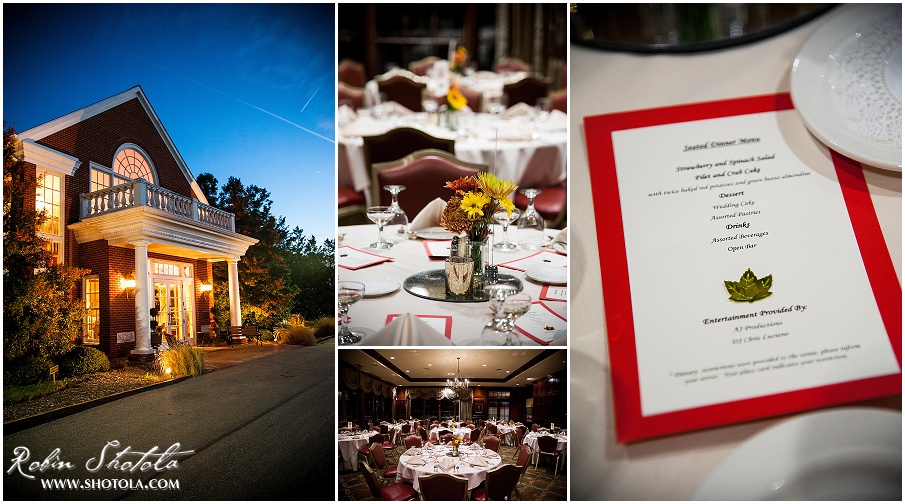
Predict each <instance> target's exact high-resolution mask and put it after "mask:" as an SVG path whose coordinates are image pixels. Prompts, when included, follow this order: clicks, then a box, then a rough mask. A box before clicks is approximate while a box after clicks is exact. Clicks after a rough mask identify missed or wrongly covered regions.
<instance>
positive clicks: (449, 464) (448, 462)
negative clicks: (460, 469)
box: [440, 457, 456, 471]
mask: <svg viewBox="0 0 905 504" xmlns="http://www.w3.org/2000/svg"><path fill="white" fill-rule="evenodd" d="M453 467H456V459H454V458H453V457H443V458H441V459H440V469H442V470H444V471H449V470H450V469H452V468H453Z"/></svg>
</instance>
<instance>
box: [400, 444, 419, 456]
mask: <svg viewBox="0 0 905 504" xmlns="http://www.w3.org/2000/svg"><path fill="white" fill-rule="evenodd" d="M416 453H418V449H417V448H415V447H414V446H413V447H411V448H409V449H408V450H406V451H405V453H403V455H414V454H416Z"/></svg>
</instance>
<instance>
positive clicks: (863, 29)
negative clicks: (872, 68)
mask: <svg viewBox="0 0 905 504" xmlns="http://www.w3.org/2000/svg"><path fill="white" fill-rule="evenodd" d="M901 9H902V6H901V4H882V5H867V4H864V5H847V6H843V7H839V8H837V10H834V11H833V12H832V13H831V14H830V15H829V18H828V19H827V20H826V22H825V23H824V24H823V25H821V26H820V27H819V28H817V30H815V31H814V33H812V34H811V35H810V36H809V37H808V39H807V40H806V41H805V43H804V45H803V46H802V47H801V49H800V50H799V52H798V54H797V55H796V56H795V61H794V63H793V64H792V76H791V94H792V101H793V103H794V104H795V108H796V109H797V110H798V112H799V113H800V114H801V117H802V119H803V120H804V123H805V125H806V126H807V128H808V129H809V130H810V131H811V133H813V134H814V136H816V137H817V138H818V139H819V140H820V141H821V142H823V143H825V144H827V145H828V146H829V147H831V148H832V149H834V150H836V151H838V152H840V153H842V154H844V155H845V156H848V157H850V158H852V159H854V160H856V161H860V162H862V163H865V164H868V165H870V166H876V167H878V168H883V169H887V170H894V171H899V172H901V171H902V149H901V147H897V146H896V144H895V142H894V141H890V142H879V141H877V140H874V139H872V138H869V137H868V136H866V135H865V134H864V133H862V132H860V131H859V129H858V125H857V124H855V122H854V121H852V120H850V119H848V118H846V117H845V115H844V114H843V112H842V111H840V110H839V107H838V105H837V103H836V98H835V96H834V92H835V88H834V85H835V84H836V81H837V78H838V72H839V65H838V64H837V59H838V57H839V55H840V53H841V52H842V51H843V50H844V49H846V48H847V47H848V46H849V45H850V44H853V43H856V41H857V40H858V39H859V38H862V37H864V36H865V35H866V34H868V33H867V32H868V31H869V30H871V27H872V26H876V25H877V23H878V22H880V21H882V20H884V19H886V18H889V17H890V16H893V15H896V13H897V12H898V13H899V14H900V13H901ZM884 79H885V80H886V82H887V83H888V84H889V88H890V89H897V92H898V93H899V95H898V101H899V103H900V104H901V85H902V59H901V50H900V51H899V52H898V54H897V58H896V55H895V54H893V55H892V59H891V60H890V61H889V62H888V66H887V67H886V75H885V77H884ZM899 127H901V119H899Z"/></svg>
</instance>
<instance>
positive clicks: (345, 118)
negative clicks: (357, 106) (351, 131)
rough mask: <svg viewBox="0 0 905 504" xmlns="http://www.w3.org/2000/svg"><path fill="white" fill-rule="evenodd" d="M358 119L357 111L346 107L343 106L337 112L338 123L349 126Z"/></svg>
mask: <svg viewBox="0 0 905 504" xmlns="http://www.w3.org/2000/svg"><path fill="white" fill-rule="evenodd" d="M357 117H358V114H356V113H355V110H354V109H353V108H352V107H350V106H348V105H346V104H342V105H340V106H339V108H338V109H337V110H336V122H338V123H345V124H348V123H350V122H352V121H354V120H355V119H356V118H357Z"/></svg>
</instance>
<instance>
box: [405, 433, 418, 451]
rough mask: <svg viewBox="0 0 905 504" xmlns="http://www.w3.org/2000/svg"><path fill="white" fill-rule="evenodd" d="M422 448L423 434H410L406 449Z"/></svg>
mask: <svg viewBox="0 0 905 504" xmlns="http://www.w3.org/2000/svg"><path fill="white" fill-rule="evenodd" d="M409 448H421V436H409V437H407V438H405V449H406V450H408V449H409Z"/></svg>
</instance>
